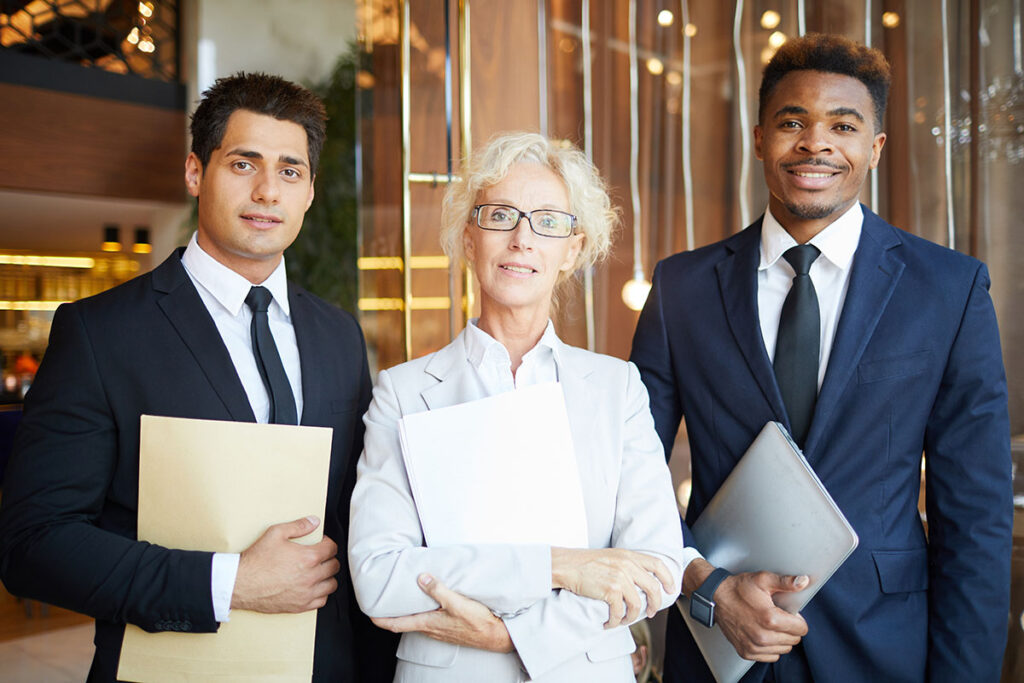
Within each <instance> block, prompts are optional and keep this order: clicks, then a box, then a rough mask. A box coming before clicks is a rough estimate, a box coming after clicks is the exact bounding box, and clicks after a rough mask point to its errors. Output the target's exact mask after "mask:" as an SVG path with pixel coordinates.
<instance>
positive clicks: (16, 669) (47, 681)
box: [0, 623, 93, 683]
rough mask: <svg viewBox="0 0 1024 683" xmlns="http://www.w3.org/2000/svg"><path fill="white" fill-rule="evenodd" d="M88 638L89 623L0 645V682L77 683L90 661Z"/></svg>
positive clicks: (82, 677) (89, 634) (90, 649)
mask: <svg viewBox="0 0 1024 683" xmlns="http://www.w3.org/2000/svg"><path fill="white" fill-rule="evenodd" d="M92 634H93V625H92V624H91V623H90V624H82V625H80V626H72V627H70V628H62V629H58V630H56V631H49V632H47V633H41V634H39V635H34V636H27V637H25V638H18V639H15V640H8V641H6V642H3V643H0V681H4V682H5V683H81V682H82V681H84V680H85V676H86V674H87V673H89V663H90V662H91V661H92V652H93V645H92Z"/></svg>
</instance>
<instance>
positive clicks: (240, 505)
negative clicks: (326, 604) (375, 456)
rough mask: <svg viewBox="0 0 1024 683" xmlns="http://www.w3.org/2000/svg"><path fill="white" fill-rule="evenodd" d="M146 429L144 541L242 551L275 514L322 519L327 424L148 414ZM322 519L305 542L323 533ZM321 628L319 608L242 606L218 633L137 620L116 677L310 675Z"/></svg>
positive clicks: (226, 680) (228, 682) (230, 680)
mask: <svg viewBox="0 0 1024 683" xmlns="http://www.w3.org/2000/svg"><path fill="white" fill-rule="evenodd" d="M141 430H142V436H141V443H140V453H139V513H138V514H139V519H138V527H139V528H138V537H139V540H141V541H149V542H150V543H156V544H159V545H162V546H165V547H168V548H176V549H182V550H205V551H214V552H229V553H238V552H241V551H243V550H245V549H246V548H248V547H249V546H250V545H251V544H252V543H253V542H254V541H256V539H258V538H259V537H260V536H261V535H262V534H263V532H264V531H265V530H266V529H267V527H269V526H271V525H273V524H277V523H280V522H288V521H291V520H294V519H298V518H300V517H305V516H308V515H316V516H317V517H319V518H320V519H321V520H322V519H324V510H325V507H326V502H327V478H328V470H329V467H330V458H331V433H332V430H331V429H329V428H326V427H298V426H292V425H277V424H256V423H250V422H221V421H215V420H191V419H183V418H170V417H155V416H152V415H143V416H142V426H141ZM322 528H323V527H322V525H321V526H319V527H317V528H316V530H315V531H314V532H313V533H311V534H309V535H308V536H305V537H303V538H301V539H298V542H299V543H309V544H312V543H316V542H318V541H319V540H320V539H321V538H322V536H323V533H322ZM315 634H316V611H315V610H313V611H309V612H303V613H301V614H261V613H257V612H247V611H244V610H237V609H236V610H232V611H231V619H230V621H227V622H225V623H222V624H221V625H220V629H219V630H218V631H217V632H216V633H178V632H172V631H163V632H160V633H146V632H145V631H143V630H142V629H140V628H138V627H136V626H132V625H129V626H128V627H127V628H126V629H125V635H124V645H123V646H122V648H121V662H120V668H119V669H118V679H119V680H125V681H147V682H148V681H155V682H161V681H199V680H204V681H206V680H217V681H220V682H222V683H236V682H237V683H241V682H242V681H245V682H253V681H309V680H310V678H311V677H312V673H313V646H314V642H315Z"/></svg>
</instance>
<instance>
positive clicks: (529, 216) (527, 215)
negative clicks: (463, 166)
mask: <svg viewBox="0 0 1024 683" xmlns="http://www.w3.org/2000/svg"><path fill="white" fill-rule="evenodd" d="M485 206H500V207H501V208H503V209H511V210H512V211H515V212H516V213H517V214H519V217H518V218H516V220H515V222H514V223H512V225H511V226H510V227H508V228H488V227H486V226H484V225H481V224H480V209H482V208H483V207H485ZM538 212H543V213H560V214H562V215H563V216H568V217H569V219H570V223H569V227H570V232H569V234H568V235H548V234H547V233H543V232H538V231H537V228H535V227H533V220H532V216H533V214H535V213H538ZM470 216H471V217H472V218H474V219H475V222H476V226H477V227H478V228H480V229H481V230H490V231H492V232H512V231H513V230H515V229H516V228H517V227H519V221H521V220H523V219H524V218H525V219H526V224H527V225H529V226H530V231H531V232H533V234H534V235H538V236H540V237H550V238H551V239H555V240H564V239H568V238H570V237H572V236H573V235H575V234H576V226H577V224H578V223H579V221H578V220H577V218H576V216H575V215H574V214H571V213H569V212H568V211H559V210H558V209H534V210H533V211H523V210H522V209H518V208H516V207H514V206H510V205H509V204H477V205H476V206H474V207H473V213H471V214H470Z"/></svg>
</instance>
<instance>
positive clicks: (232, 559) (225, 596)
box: [210, 553, 241, 622]
mask: <svg viewBox="0 0 1024 683" xmlns="http://www.w3.org/2000/svg"><path fill="white" fill-rule="evenodd" d="M239 558H241V555H239V554H238V553H214V554H213V564H212V566H211V569H210V595H211V596H212V598H213V618H214V619H216V620H217V621H220V622H224V621H230V615H231V596H232V594H233V593H234V592H235V577H237V576H238V560H239Z"/></svg>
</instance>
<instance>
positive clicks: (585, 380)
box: [558, 340, 602, 463]
mask: <svg viewBox="0 0 1024 683" xmlns="http://www.w3.org/2000/svg"><path fill="white" fill-rule="evenodd" d="M558 358H559V362H558V382H559V384H561V385H562V395H563V396H564V397H565V410H566V412H567V413H568V415H569V429H570V432H571V433H572V434H573V447H574V449H575V450H576V455H577V457H578V458H579V459H581V460H580V462H581V463H582V462H583V461H582V458H584V457H586V456H587V453H586V452H584V451H585V447H584V444H581V443H580V438H585V435H589V434H593V433H594V430H593V429H592V428H591V425H590V423H591V422H592V421H593V420H594V419H595V418H596V417H597V416H598V415H601V414H602V412H601V408H600V406H599V405H597V402H598V400H599V397H600V396H601V394H600V392H599V391H595V390H593V389H591V387H590V374H591V373H592V372H593V366H592V364H591V363H589V362H587V359H586V356H584V355H583V354H582V353H581V352H580V351H579V350H578V349H575V348H573V347H571V346H568V345H566V344H565V343H564V342H561V340H559V349H558Z"/></svg>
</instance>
